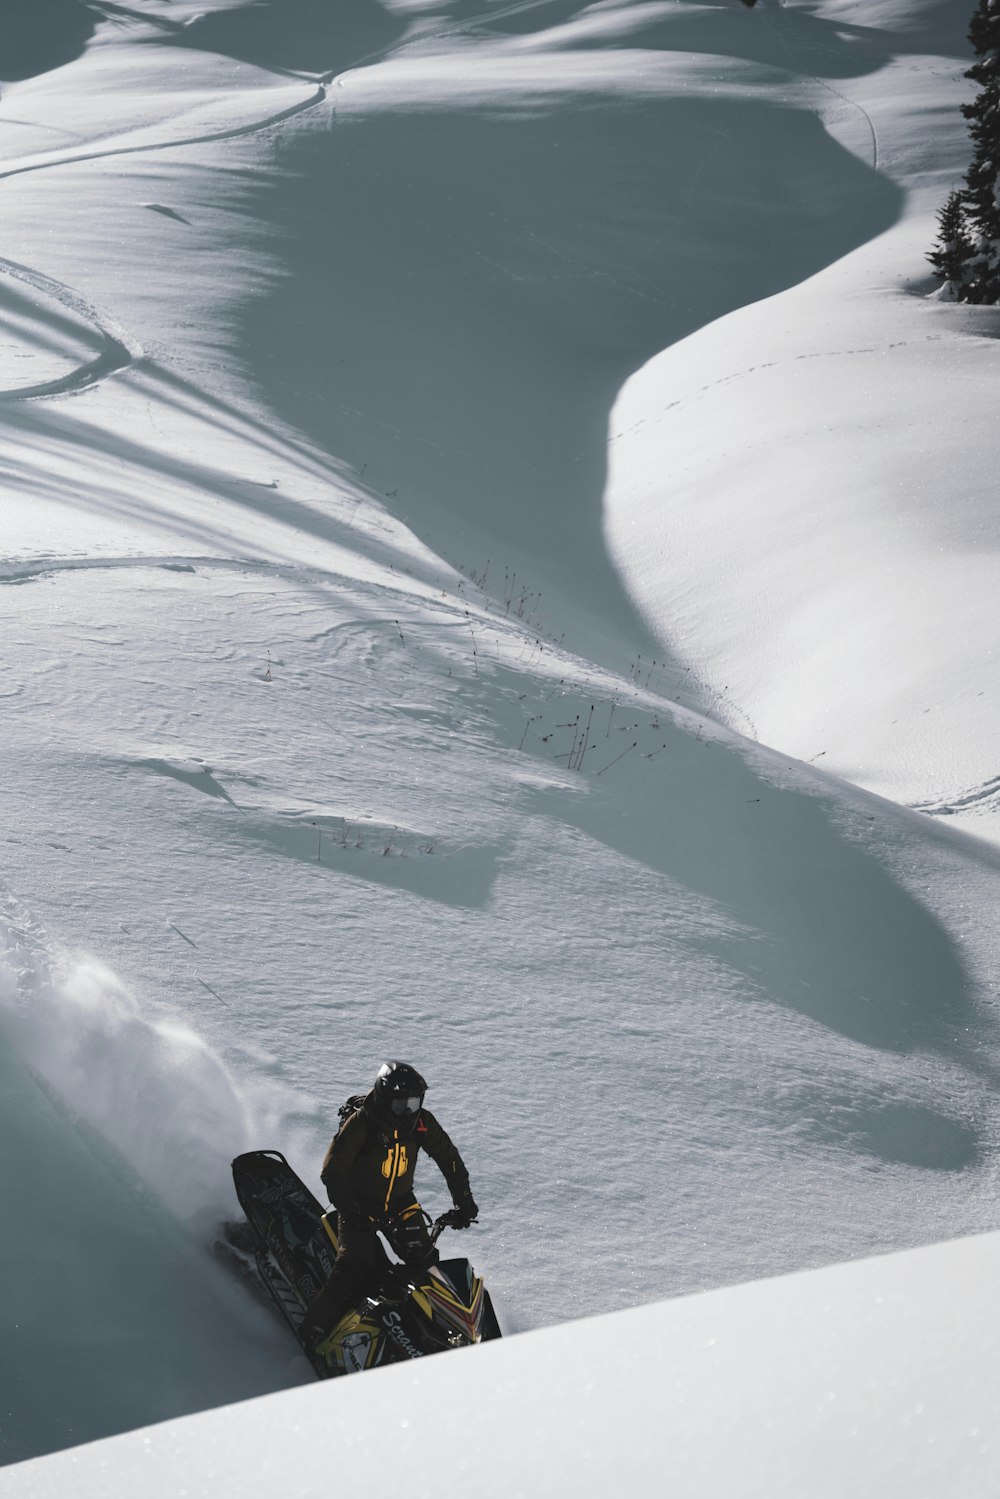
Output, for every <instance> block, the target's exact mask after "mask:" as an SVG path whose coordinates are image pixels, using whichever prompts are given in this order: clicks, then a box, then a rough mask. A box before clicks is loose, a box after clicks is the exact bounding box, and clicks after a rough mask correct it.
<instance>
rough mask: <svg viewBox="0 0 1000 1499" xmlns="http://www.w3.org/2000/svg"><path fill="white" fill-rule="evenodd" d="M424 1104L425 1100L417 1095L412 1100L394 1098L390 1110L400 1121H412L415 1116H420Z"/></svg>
mask: <svg viewBox="0 0 1000 1499" xmlns="http://www.w3.org/2000/svg"><path fill="white" fill-rule="evenodd" d="M422 1103H423V1099H422V1098H421V1097H420V1095H419V1093H417V1094H414V1095H413V1096H412V1097H410V1098H394V1099H393V1100H392V1102H391V1103H390V1105H389V1108H390V1110H391V1111H392V1113H393V1114H395V1115H396V1117H397V1118H398V1119H412V1118H413V1116H414V1114H419V1112H420V1105H421V1104H422Z"/></svg>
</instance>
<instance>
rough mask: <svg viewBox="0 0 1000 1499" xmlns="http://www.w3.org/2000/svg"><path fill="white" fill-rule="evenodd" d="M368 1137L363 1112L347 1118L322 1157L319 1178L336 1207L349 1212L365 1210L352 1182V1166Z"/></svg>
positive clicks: (348, 1213)
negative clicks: (324, 1156)
mask: <svg viewBox="0 0 1000 1499" xmlns="http://www.w3.org/2000/svg"><path fill="white" fill-rule="evenodd" d="M366 1138H367V1130H366V1128H365V1121H364V1118H363V1116H362V1115H361V1114H360V1113H357V1114H355V1115H354V1117H353V1118H351V1119H348V1121H347V1123H346V1124H345V1125H344V1127H343V1129H342V1130H341V1131H340V1132H339V1134H336V1135H334V1137H333V1139H332V1140H331V1141H330V1148H329V1150H328V1151H327V1153H326V1158H325V1159H324V1161H323V1169H322V1171H321V1172H320V1180H321V1181H322V1183H323V1185H324V1187H325V1188H326V1194H327V1197H328V1198H329V1199H330V1201H331V1202H332V1203H333V1205H334V1207H335V1208H337V1210H338V1211H339V1212H341V1213H346V1214H347V1215H348V1216H350V1214H352V1213H360V1212H362V1208H361V1204H360V1203H359V1201H358V1199H357V1197H356V1196H355V1193H354V1190H353V1188H352V1186H351V1168H352V1167H353V1165H354V1163H355V1161H356V1160H357V1158H358V1155H359V1153H360V1151H361V1149H362V1146H363V1145H364V1143H365V1140H366Z"/></svg>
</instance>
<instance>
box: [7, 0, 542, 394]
mask: <svg viewBox="0 0 1000 1499" xmlns="http://www.w3.org/2000/svg"><path fill="white" fill-rule="evenodd" d="M552 3H553V0H521V3H519V4H516V5H511V6H508V7H507V8H506V9H503V10H500V11H493V12H492V13H488V12H487V13H484V14H483V15H480V16H474V17H472V18H471V19H469V20H466V21H462V22H459V23H456V24H454V25H451V26H447V27H444V28H442V29H441V30H440V31H437V32H434V33H432V34H431V36H430V37H427V38H424V40H431V41H440V40H444V39H445V38H447V37H448V36H452V35H457V34H460V33H461V32H463V31H467V30H470V29H473V28H474V27H476V26H477V25H481V24H482V23H483V22H484V21H487V22H488V21H492V20H497V19H502V18H503V17H506V16H511V15H517V14H519V13H520V12H522V11H528V10H535V9H537V8H539V7H541V6H545V5H550V4H552ZM101 8H102V10H103V11H104V13H105V15H106V16H107V17H108V18H109V19H111V18H112V17H113V16H115V15H120V16H124V17H126V18H128V19H135V20H141V21H143V22H148V23H151V24H153V25H154V26H159V27H160V28H161V29H163V30H166V31H171V32H174V31H176V32H181V31H183V29H184V28H183V26H182V25H181V24H179V23H178V22H175V21H170V20H167V19H166V18H164V17H159V16H148V15H144V14H142V13H141V12H139V11H133V10H130V9H129V8H127V7H126V6H119V5H106V6H102V7H101ZM407 45H408V43H403V44H400V45H398V46H395V47H392V48H390V49H388V50H387V51H375V52H372V53H370V54H368V55H367V56H365V57H362V58H361V59H359V61H358V62H356V63H355V64H354V65H353V66H352V67H351V68H350V69H347V70H345V71H344V73H342V74H338V73H337V71H336V70H334V71H332V72H330V73H324V74H319V75H317V77H316V91H315V93H313V94H311V95H310V96H309V98H307V99H303V100H300V101H299V102H298V103H296V104H292V105H289V107H288V108H287V109H283V110H279V111H278V112H277V113H275V114H272V115H268V116H267V117H266V118H265V119H263V120H255V121H253V122H252V123H250V124H248V125H239V126H234V127H232V128H231V129H228V130H218V131H211V132H207V133H204V134H201V135H190V136H180V137H178V138H177V139H176V140H169V141H154V142H150V143H148V144H146V145H137V146H112V147H108V148H106V149H103V150H99V151H74V152H67V153H66V154H65V155H63V156H58V157H53V158H50V159H48V160H46V161H36V162H29V163H26V164H25V165H23V166H15V167H8V168H7V169H6V170H4V171H0V182H2V181H4V180H5V179H9V178H12V177H21V176H25V175H27V174H28V173H30V172H41V171H46V170H48V169H50V168H54V167H65V166H72V165H74V164H75V163H77V162H93V161H106V160H109V159H110V158H112V157H116V156H137V155H142V154H149V153H152V152H160V151H170V150H177V149H178V148H181V147H184V146H200V145H207V144H209V143H211V142H215V141H227V140H238V139H240V138H242V137H244V136H250V135H257V134H259V133H260V132H261V131H262V130H267V129H270V128H271V127H272V126H274V125H280V124H283V123H284V122H285V121H286V120H290V119H294V117H295V116H296V115H299V114H303V113H304V112H305V111H306V110H309V109H315V108H316V106H317V105H319V104H322V103H324V102H325V100H326V98H327V92H328V89H329V88H330V87H331V86H333V84H334V83H336V82H338V81H339V79H340V78H341V77H343V76H346V75H347V73H348V72H355V71H357V69H358V68H359V67H364V66H366V65H367V64H368V63H372V62H380V61H383V60H384V59H385V58H387V57H391V56H394V55H395V54H396V53H398V52H401V51H403V50H405V47H406V46H407ZM259 66H261V69H262V71H267V72H271V73H273V74H275V76H280V77H299V78H303V77H306V76H308V75H303V74H301V73H293V72H289V71H286V70H284V69H280V68H264V66H263V65H259ZM147 206H150V207H153V208H156V207H157V206H158V205H155V204H151V205H147ZM161 211H162V210H161ZM0 275H8V276H11V277H13V278H14V279H16V280H19V281H22V282H24V283H26V284H27V285H29V286H32V287H34V289H35V290H36V291H40V292H42V293H43V294H44V295H46V296H49V297H52V298H53V299H54V300H55V301H57V302H59V303H60V304H61V305H62V306H64V307H65V308H67V310H69V311H71V312H73V313H75V314H76V315H77V316H79V317H82V318H83V319H84V320H85V321H88V322H90V324H91V326H92V328H93V329H94V331H95V332H96V333H97V334H98V335H99V336H100V338H101V340H102V341H103V343H104V349H103V351H102V353H101V354H99V355H98V356H97V358H96V359H92V360H88V361H87V363H86V364H83V365H80V366H78V368H77V369H75V370H73V371H71V372H70V373H69V374H67V375H62V376H59V377H58V378H56V379H53V380H43V381H39V382H38V383H37V384H33V385H28V386H21V387H15V388H13V389H8V390H0V403H7V402H12V401H27V400H39V399H44V398H49V397H53V396H63V395H72V394H76V393H78V392H80V391H83V390H88V389H90V388H91V387H92V386H95V385H99V384H100V383H101V382H102V381H103V380H106V379H107V378H108V377H109V376H111V375H115V374H119V373H120V372H121V371H122V370H126V369H129V368H130V367H131V366H132V365H134V364H135V363H136V362H137V361H138V360H139V359H141V358H142V355H143V351H142V349H141V347H140V346H139V345H138V344H137V343H135V341H134V340H130V339H129V337H128V335H127V334H126V333H125V332H124V331H123V330H121V329H115V330H114V331H112V324H111V323H110V320H109V319H107V318H105V317H104V316H103V315H102V314H101V313H100V312H98V310H97V309H96V308H95V307H93V306H92V305H91V304H90V303H89V302H88V301H87V300H86V298H85V297H83V296H81V295H80V293H79V292H76V291H74V290H73V289H72V288H71V287H69V286H66V285H64V284H63V283H62V282H59V281H56V280H55V279H54V278H53V277H51V276H46V275H44V274H43V273H42V272H41V271H35V270H32V269H31V268H30V267H28V266H22V265H18V264H17V263H16V262H15V261H11V260H6V259H4V258H2V257H0Z"/></svg>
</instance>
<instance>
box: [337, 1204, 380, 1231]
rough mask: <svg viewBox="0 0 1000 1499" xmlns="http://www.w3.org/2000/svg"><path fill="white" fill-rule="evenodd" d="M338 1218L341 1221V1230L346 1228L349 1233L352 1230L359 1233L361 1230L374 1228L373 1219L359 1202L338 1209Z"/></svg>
mask: <svg viewBox="0 0 1000 1499" xmlns="http://www.w3.org/2000/svg"><path fill="white" fill-rule="evenodd" d="M337 1216H338V1218H339V1220H340V1226H341V1228H346V1229H347V1232H348V1233H350V1232H351V1231H352V1230H353V1231H354V1232H355V1233H357V1232H358V1230H359V1229H362V1228H371V1227H372V1220H371V1218H370V1217H369V1216H368V1214H367V1213H366V1212H365V1210H364V1208H363V1207H362V1206H361V1204H360V1203H357V1202H351V1203H348V1205H347V1206H346V1207H342V1208H338V1209H337Z"/></svg>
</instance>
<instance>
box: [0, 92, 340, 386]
mask: <svg viewBox="0 0 1000 1499" xmlns="http://www.w3.org/2000/svg"><path fill="white" fill-rule="evenodd" d="M272 71H275V70H272ZM325 99H326V86H325V84H323V83H320V84H319V85H318V86H317V89H316V92H315V93H314V94H311V95H310V96H309V98H308V99H304V100H301V101H300V102H299V103H297V104H293V105H291V106H289V108H287V109H283V110H280V111H279V112H278V113H277V114H273V115H268V117H267V118H266V119H264V120H257V121H254V122H253V123H251V124H249V125H241V126H238V127H235V128H233V129H230V130H222V131H214V132H212V133H210V134H205V135H193V136H184V137H181V138H179V139H177V140H170V141H157V142H151V143H150V144H148V145H144V146H116V147H111V148H109V149H108V150H103V151H87V152H73V153H67V155H65V156H60V157H54V158H52V159H50V160H47V161H40V162H32V163H29V164H28V165H26V166H21V167H11V168H9V169H8V170H7V171H4V172H0V181H3V180H4V179H5V178H10V177H19V176H24V175H25V174H26V173H28V172H41V171H46V170H47V169H49V168H51V167H64V166H72V165H74V164H75V163H76V162H84V161H104V160H107V159H108V158H110V157H113V156H133V155H139V154H142V153H149V152H153V151H170V150H176V149H177V148H178V147H183V146H197V145H205V144H207V143H208V142H210V141H226V140H237V139H239V138H240V137H242V136H248V135H256V134H259V132H260V131H262V130H267V129H269V128H270V127H271V126H273V125H278V124H281V123H283V122H284V121H285V120H290V119H292V118H293V117H294V116H295V115H298V114H302V113H303V112H304V111H305V110H307V109H314V108H315V107H316V105H318V104H322V103H323V101H324V100H325ZM0 274H3V275H7V276H11V277H13V278H14V279H16V280H18V281H22V282H24V283H26V284H27V285H29V286H32V287H34V289H35V290H36V291H39V292H42V293H43V294H44V295H46V296H49V297H52V298H53V299H54V300H55V301H57V302H59V303H60V304H61V305H62V306H63V307H65V308H66V309H67V310H68V311H70V312H73V313H74V314H76V316H78V317H82V318H83V319H84V320H85V321H88V322H89V323H90V324H91V326H92V328H93V329H94V331H95V332H96V333H97V334H98V335H99V336H100V338H101V340H102V341H103V343H104V350H103V352H102V353H101V354H99V355H98V357H97V358H96V359H92V360H88V362H87V363H86V364H83V365H80V366H79V367H78V368H77V369H75V370H73V371H72V372H71V373H69V374H68V375H63V376H60V377H59V378H57V379H54V380H44V381H40V382H39V383H38V384H36V385H28V386H21V387H19V388H14V389H11V390H0V402H11V401H27V400H38V399H40V398H44V397H50V396H61V395H70V394H74V393H76V392H78V391H81V390H88V389H90V387H91V386H94V385H98V384H100V383H101V381H102V380H106V379H107V378H108V377H109V376H110V375H114V374H118V373H120V372H121V371H122V370H125V369H129V368H130V367H131V366H132V365H134V364H135V363H136V362H137V361H138V360H139V359H141V358H142V355H143V351H142V349H141V347H140V346H139V345H138V344H137V343H136V342H135V341H134V340H132V339H130V338H129V336H128V335H127V334H126V333H125V332H124V331H123V330H121V329H115V330H114V331H112V327H113V325H112V323H111V321H110V320H109V319H108V318H106V317H105V316H104V315H103V314H101V313H100V312H98V310H97V309H96V308H95V307H93V306H92V305H91V304H90V303H89V302H88V301H87V299H86V298H85V297H83V296H81V294H80V293H79V292H76V291H74V290H73V289H72V287H69V286H66V285H64V284H63V283H62V282H60V281H56V280H55V279H54V278H53V277H51V276H46V275H45V274H44V273H43V272H41V271H36V270H32V269H31V268H30V267H29V266H23V265H18V264H17V262H16V261H12V260H5V259H3V258H0Z"/></svg>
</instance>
